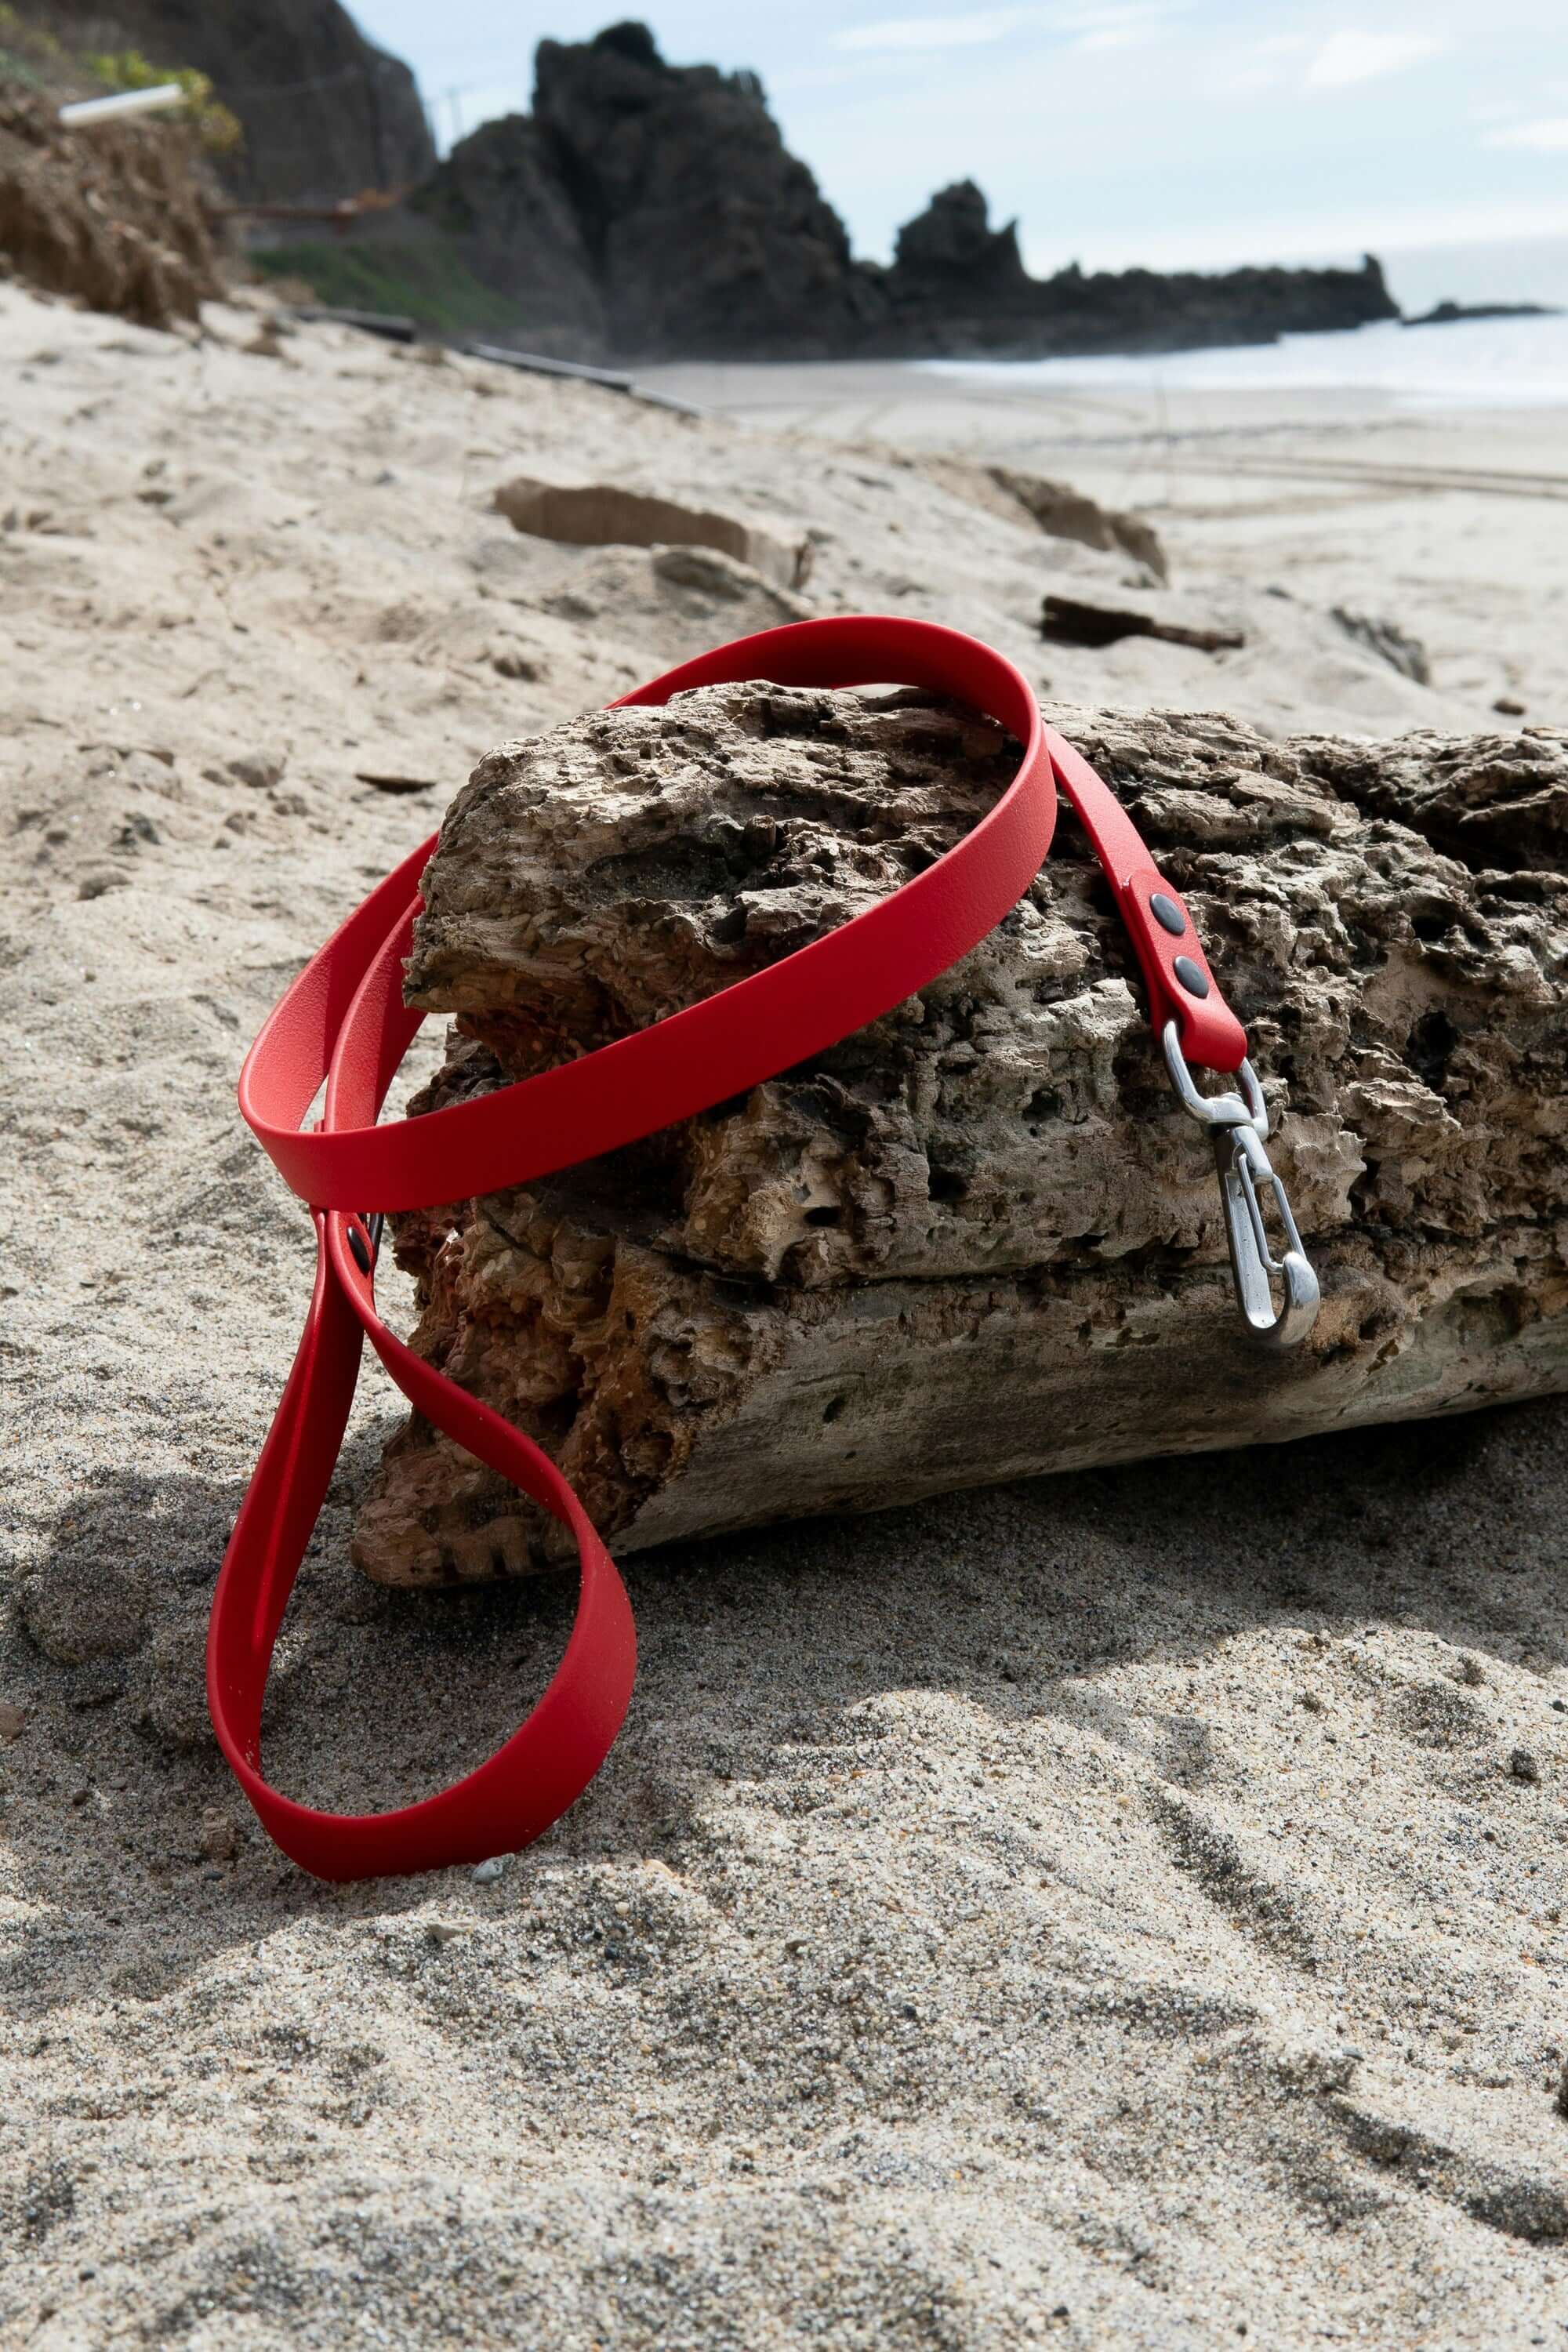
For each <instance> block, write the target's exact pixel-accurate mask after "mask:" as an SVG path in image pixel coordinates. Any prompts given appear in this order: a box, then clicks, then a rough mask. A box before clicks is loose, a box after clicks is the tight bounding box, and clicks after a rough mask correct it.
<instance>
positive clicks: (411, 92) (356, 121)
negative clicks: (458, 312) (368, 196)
mask: <svg viewBox="0 0 1568 2352" xmlns="http://www.w3.org/2000/svg"><path fill="white" fill-rule="evenodd" d="M24 13H26V12H25V11H24ZM47 15H48V16H49V18H50V20H51V22H52V23H53V24H54V25H55V26H56V29H57V30H58V31H59V32H60V33H61V34H62V35H63V36H64V37H66V38H68V40H70V41H71V42H72V43H73V44H74V46H75V47H78V48H83V49H86V48H91V49H94V50H103V49H118V48H123V47H135V48H138V49H140V50H142V51H143V52H144V53H145V55H146V56H147V58H149V59H150V60H151V62H152V63H153V64H154V65H159V66H165V65H166V66H195V67H197V68H199V69H200V70H201V72H203V73H205V74H207V75H210V77H211V79H212V80H213V82H214V83H215V85H216V89H217V92H218V95H219V96H220V97H221V98H222V100H223V101H224V103H225V105H226V106H227V107H229V108H230V109H231V110H232V111H233V112H234V113H235V114H237V116H238V118H239V120H240V122H241V124H242V125H243V127H244V131H245V145H244V147H243V149H241V150H240V151H239V152H237V154H235V155H234V156H233V157H231V158H225V159H224V162H223V166H222V168H223V173H224V176H225V178H226V181H227V182H228V183H229V184H230V185H231V186H233V187H234V189H235V190H236V191H237V193H238V194H242V195H245V196H249V197H256V198H262V197H265V198H268V199H270V200H272V201H275V202H278V201H287V200H290V199H300V200H309V201H321V200H322V199H331V198H334V197H337V196H352V195H357V194H359V193H360V192H361V191H362V190H363V189H365V188H406V187H412V186H415V185H416V184H417V183H418V182H420V181H421V180H423V179H424V178H425V177H426V174H427V173H429V171H430V170H431V168H432V166H433V165H434V163H435V161H436V150H435V146H434V144H433V142H432V141H431V137H430V131H429V127H428V125H427V124H426V120H425V110H424V108H423V106H422V105H421V104H420V101H419V92H418V89H417V88H416V85H415V80H414V76H413V75H412V74H411V73H410V71H409V69H408V68H407V67H406V66H405V64H404V63H403V62H402V60H401V58H394V57H389V56H388V55H387V53H386V51H385V50H384V49H378V48H377V47H375V46H374V43H372V42H370V41H367V40H366V39H365V38H364V36H363V34H362V33H361V32H360V30H359V28H358V26H356V25H355V23H354V21H353V17H352V16H350V15H349V13H348V11H347V9H346V8H344V7H342V6H341V5H339V0H266V5H264V6H263V5H252V6H248V7H243V8H236V7H221V6H216V7H215V6H210V5H204V0H50V5H49V7H48V10H47Z"/></svg>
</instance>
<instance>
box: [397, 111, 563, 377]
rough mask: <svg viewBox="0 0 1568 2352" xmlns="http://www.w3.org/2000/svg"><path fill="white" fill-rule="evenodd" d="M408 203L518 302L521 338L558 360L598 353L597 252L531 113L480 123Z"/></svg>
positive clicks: (487, 281)
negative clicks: (595, 255)
mask: <svg viewBox="0 0 1568 2352" xmlns="http://www.w3.org/2000/svg"><path fill="white" fill-rule="evenodd" d="M412 203H413V209H414V210H415V212H416V214H417V215H419V216H420V217H421V218H422V219H423V220H424V221H426V222H427V223H428V224H429V225H430V226H432V227H434V228H436V229H437V230H439V231H441V232H442V233H443V234H444V235H446V236H447V237H449V238H450V239H451V240H452V242H453V244H454V245H455V247H457V250H458V253H459V254H460V256H461V257H462V259H463V260H464V262H465V263H466V264H467V266H468V268H469V269H471V270H472V272H473V274H474V276H475V277H476V278H479V280H480V281H481V283H482V284H484V285H486V286H489V287H491V288H493V289H494V290H495V291H496V293H498V294H502V295H504V296H505V297H506V299H507V300H508V301H510V302H515V304H516V305H517V312H518V319H519V322H520V331H519V341H521V342H525V343H527V345H528V346H529V348H530V349H531V350H532V351H536V352H546V353H553V354H556V355H558V356H561V357H563V358H575V359H587V360H594V359H598V358H601V357H602V356H603V355H604V353H605V351H606V350H607V349H608V341H609V338H608V326H607V321H606V318H605V298H604V293H603V290H602V289H601V287H600V284H599V280H598V276H597V272H596V269H595V261H594V257H593V255H592V254H591V253H590V251H589V248H588V245H587V241H586V239H585V237H584V231H583V225H582V223H581V221H580V220H579V218H578V215H577V210H576V207H575V205H574V203H573V201H572V198H571V196H570V194H568V192H567V189H566V187H565V185H564V184H563V181H562V179H561V177H560V174H559V173H557V172H556V170H555V169H554V166H553V163H552V157H551V153H550V150H549V147H548V145H547V142H546V140H545V136H544V133H543V131H542V130H541V128H540V126H539V125H538V124H537V123H536V122H534V121H531V118H530V117H529V116H527V115H525V114H507V115H502V116H500V117H499V118H498V119H497V120H496V121H493V122H483V123H481V124H480V125H479V129H478V130H477V131H473V132H472V133H471V134H470V135H469V136H468V138H467V139H463V140H459V141H458V144H457V145H456V146H455V147H454V148H453V149H452V152H451V153H450V154H449V155H448V156H447V158H446V160H445V161H444V162H443V163H441V164H440V165H439V167H438V168H437V171H436V172H435V173H433V174H432V176H431V177H430V178H429V180H427V181H426V184H424V185H423V186H422V187H421V188H420V189H419V190H418V191H417V193H416V195H415V196H414V198H413V199H412Z"/></svg>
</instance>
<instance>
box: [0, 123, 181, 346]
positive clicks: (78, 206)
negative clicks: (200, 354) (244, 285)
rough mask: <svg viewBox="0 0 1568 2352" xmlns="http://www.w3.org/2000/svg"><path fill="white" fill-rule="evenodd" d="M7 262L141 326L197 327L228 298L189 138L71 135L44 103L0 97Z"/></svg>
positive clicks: (1, 208)
mask: <svg viewBox="0 0 1568 2352" xmlns="http://www.w3.org/2000/svg"><path fill="white" fill-rule="evenodd" d="M0 256H3V257H4V258H5V261H6V262H7V263H8V264H9V265H10V267H11V268H13V269H15V270H16V272H17V274H18V275H19V276H20V277H23V278H26V279H28V280H29V282H30V283H31V284H33V285H35V286H39V287H42V288H43V289H45V290H46V292H48V293H54V294H71V295H75V296H77V297H79V299H81V300H82V301H84V302H86V303H89V305H90V306H91V308H92V309H93V310H113V311H117V312H119V313H120V315H121V317H123V318H127V319H132V320H135V321H136V322H137V323H138V324H139V325H141V326H144V327H172V326H174V324H175V322H176V321H177V320H194V319H195V318H196V316H197V315H198V313H199V310H200V308H201V304H202V301H203V299H205V297H208V296H210V295H214V294H216V293H217V292H218V290H219V288H218V278H217V264H216V257H215V255H214V252H213V247H212V240H211V238H210V237H209V236H208V234H207V226H206V220H205V214H204V212H203V208H202V196H201V189H200V184H199V182H198V179H197V176H196V172H195V159H194V155H193V152H192V142H191V137H190V134H189V132H188V131H185V130H184V128H183V127H182V126H181V125H179V124H177V123H171V122H163V121H143V122H125V123H113V124H109V123H106V124H101V125H99V126H97V127H96V128H95V129H93V130H92V131H77V132H73V131H62V130H61V128H60V125H59V121H58V115H57V111H56V109H55V108H54V106H53V105H51V104H49V103H48V102H47V100H43V99H39V98H33V97H29V96H26V95H25V94H23V93H20V92H7V93H4V94H0Z"/></svg>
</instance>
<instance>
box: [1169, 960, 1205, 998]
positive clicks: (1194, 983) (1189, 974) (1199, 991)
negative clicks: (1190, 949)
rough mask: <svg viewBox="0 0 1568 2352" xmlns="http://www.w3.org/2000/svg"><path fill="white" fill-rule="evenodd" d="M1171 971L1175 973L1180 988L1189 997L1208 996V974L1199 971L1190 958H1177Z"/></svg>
mask: <svg viewBox="0 0 1568 2352" xmlns="http://www.w3.org/2000/svg"><path fill="white" fill-rule="evenodd" d="M1171 969H1172V971H1173V972H1174V973H1175V975H1176V978H1177V979H1178V980H1179V981H1180V982H1181V983H1182V986H1183V987H1184V989H1185V990H1186V992H1187V994H1188V995H1189V996H1206V995H1207V994H1208V992H1209V982H1208V974H1207V972H1205V971H1199V969H1198V967H1197V965H1196V964H1195V963H1194V961H1193V960H1192V958H1191V956H1178V957H1177V958H1176V961H1175V962H1174V963H1173V965H1172V967H1171Z"/></svg>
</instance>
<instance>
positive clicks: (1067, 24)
mask: <svg viewBox="0 0 1568 2352" xmlns="http://www.w3.org/2000/svg"><path fill="white" fill-rule="evenodd" d="M1184 5H1185V0H1080V5H1076V6H1068V7H1057V8H1051V7H1033V8H1027V7H1025V8H971V9H969V10H966V12H965V13H964V14H963V16H888V17H883V18H881V19H879V21H878V22H877V23H876V24H872V25H850V26H846V27H845V29H844V30H843V31H842V32H837V33H834V34H833V35H831V37H830V39H831V45H832V47H834V48H836V49H853V50H858V51H859V52H860V53H861V54H862V55H866V54H871V55H883V56H886V55H888V54H889V53H891V52H895V51H897V52H902V53H904V54H911V53H914V52H917V51H920V50H921V49H973V48H979V47H983V46H984V45H985V44H987V43H989V42H992V41H1004V40H1005V39H1006V38H1007V37H1008V35H1009V34H1011V33H1021V32H1024V31H1026V30H1027V29H1031V28H1032V29H1034V30H1035V31H1037V32H1045V33H1056V34H1062V35H1066V36H1068V37H1070V38H1071V43H1072V47H1074V48H1077V49H1124V48H1131V47H1134V46H1135V45H1137V44H1139V43H1141V42H1143V41H1146V40H1149V39H1152V38H1153V37H1155V35H1156V33H1157V32H1158V30H1159V28H1160V26H1161V25H1162V23H1163V20H1164V19H1165V18H1166V17H1169V16H1174V15H1176V14H1177V13H1179V11H1180V9H1181V8H1182V7H1183V6H1184Z"/></svg>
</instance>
